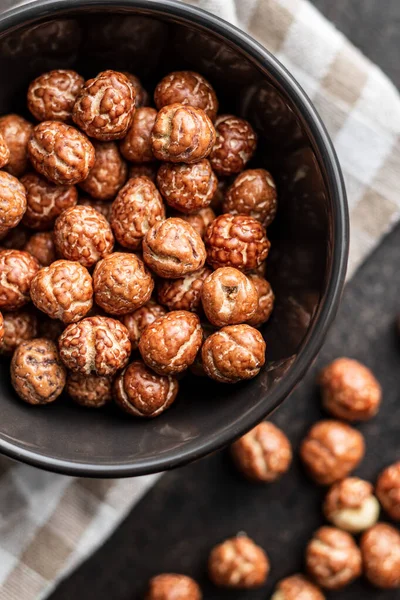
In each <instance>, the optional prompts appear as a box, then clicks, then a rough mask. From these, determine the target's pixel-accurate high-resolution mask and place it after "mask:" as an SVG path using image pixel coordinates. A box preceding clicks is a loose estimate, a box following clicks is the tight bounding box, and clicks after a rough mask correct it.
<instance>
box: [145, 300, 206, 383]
mask: <svg viewBox="0 0 400 600" xmlns="http://www.w3.org/2000/svg"><path fill="white" fill-rule="evenodd" d="M202 341H203V332H202V329H201V325H200V320H199V318H198V317H197V315H195V314H193V313H191V312H188V311H185V310H175V311H172V312H170V313H167V314H166V315H165V316H164V317H160V318H158V319H157V320H156V321H154V323H152V324H151V325H148V326H147V327H146V329H145V330H144V331H143V332H142V336H141V338H140V341H139V351H140V354H141V355H142V358H143V360H144V362H145V363H146V365H147V366H148V367H150V368H151V369H153V371H155V372H156V373H158V374H159V375H175V374H177V373H181V372H182V371H184V370H185V369H187V368H188V367H189V366H190V365H191V364H192V363H193V362H194V360H195V358H196V354H197V352H198V351H199V349H200V346H201V344H202Z"/></svg>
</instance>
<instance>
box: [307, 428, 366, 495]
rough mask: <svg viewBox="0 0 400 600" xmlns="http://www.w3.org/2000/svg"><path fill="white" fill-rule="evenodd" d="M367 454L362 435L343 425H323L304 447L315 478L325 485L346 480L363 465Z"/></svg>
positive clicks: (310, 436)
mask: <svg viewBox="0 0 400 600" xmlns="http://www.w3.org/2000/svg"><path fill="white" fill-rule="evenodd" d="M364 452H365V443H364V438H363V436H362V434H361V433H360V432H359V431H357V430H356V429H353V427H350V425H347V424H346V423H341V422H340V421H333V420H326V421H319V422H318V423H316V424H315V425H313V426H312V427H311V429H310V430H309V432H308V434H307V436H306V438H305V439H304V440H303V442H302V444H301V447H300V456H301V458H302V460H303V462H304V464H305V467H306V469H307V471H308V472H309V474H310V475H311V477H312V478H313V479H314V480H315V481H316V482H317V483H319V484H321V485H331V484H332V483H335V481H339V480H340V479H344V478H345V477H347V475H349V473H350V472H351V471H352V470H353V469H355V468H356V467H357V465H358V464H359V463H360V462H361V460H362V458H363V456H364Z"/></svg>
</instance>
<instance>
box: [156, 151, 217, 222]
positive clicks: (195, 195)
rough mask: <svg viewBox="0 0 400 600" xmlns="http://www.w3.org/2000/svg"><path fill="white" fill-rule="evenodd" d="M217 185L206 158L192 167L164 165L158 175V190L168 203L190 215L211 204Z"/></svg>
mask: <svg viewBox="0 0 400 600" xmlns="http://www.w3.org/2000/svg"><path fill="white" fill-rule="evenodd" d="M217 184H218V181H217V177H216V175H215V174H214V172H213V170H212V169H211V165H210V162H209V161H208V160H207V159H206V158H204V159H203V160H200V161H199V162H197V163H195V164H192V165H186V164H184V163H178V164H175V163H164V164H162V165H161V167H160V168H159V170H158V174H157V185H158V189H159V190H160V192H161V194H162V196H163V197H164V199H165V201H166V203H167V204H168V205H169V206H171V208H174V209H175V210H178V211H180V212H183V213H188V214H190V213H193V212H197V211H199V210H200V209H202V208H205V207H207V206H208V205H209V204H210V202H211V200H212V199H213V196H214V194H215V191H216V189H217Z"/></svg>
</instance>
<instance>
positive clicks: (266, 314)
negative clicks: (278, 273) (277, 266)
mask: <svg viewBox="0 0 400 600" xmlns="http://www.w3.org/2000/svg"><path fill="white" fill-rule="evenodd" d="M248 278H249V279H250V281H251V283H252V284H253V285H254V287H255V288H256V290H257V295H258V305H257V310H256V312H255V314H254V315H253V316H252V317H251V318H250V319H248V320H247V321H246V322H247V324H248V325H251V326H252V327H260V325H262V324H263V323H266V322H267V321H268V319H269V318H270V316H271V313H272V311H273V309H274V302H275V296H274V293H273V291H272V288H271V286H270V284H269V283H268V281H267V280H266V279H264V277H262V276H261V275H258V274H256V273H250V274H249V275H248Z"/></svg>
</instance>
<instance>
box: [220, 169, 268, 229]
mask: <svg viewBox="0 0 400 600" xmlns="http://www.w3.org/2000/svg"><path fill="white" fill-rule="evenodd" d="M276 208H277V201H276V185H275V182H274V180H273V179H272V175H271V174H270V173H269V172H268V171H266V170H265V169H248V170H247V171H243V173H240V175H238V176H237V177H236V179H235V181H234V182H233V183H232V185H231V186H230V188H229V189H228V191H227V192H226V194H225V199H224V202H223V212H226V213H231V214H232V215H249V216H250V217H254V219H257V220H258V221H260V223H262V224H263V225H264V227H268V225H270V224H271V223H272V221H273V220H274V218H275V215H276Z"/></svg>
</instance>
